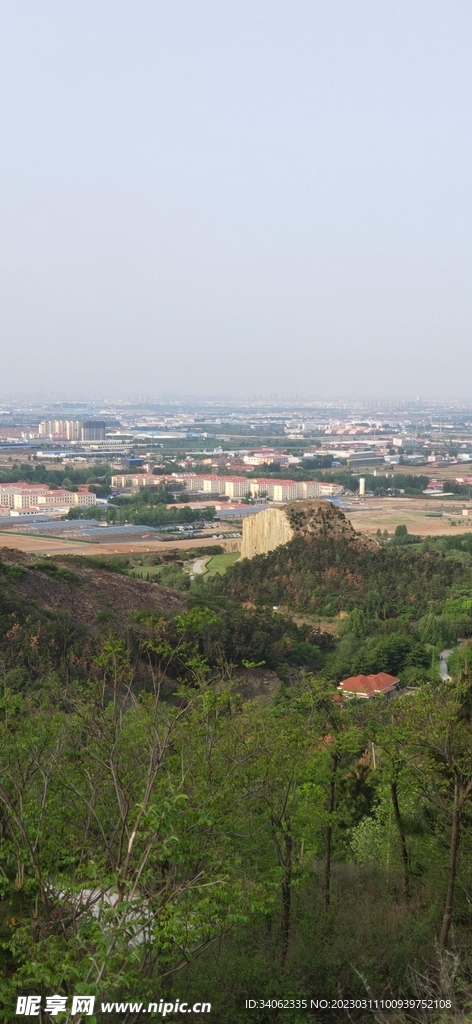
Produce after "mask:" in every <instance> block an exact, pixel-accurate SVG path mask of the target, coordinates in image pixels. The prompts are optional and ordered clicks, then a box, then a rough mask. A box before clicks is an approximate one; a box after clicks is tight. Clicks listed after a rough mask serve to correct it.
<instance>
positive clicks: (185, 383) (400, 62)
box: [0, 0, 472, 398]
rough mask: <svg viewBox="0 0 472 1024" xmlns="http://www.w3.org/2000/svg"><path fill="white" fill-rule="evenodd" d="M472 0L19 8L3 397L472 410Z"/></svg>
mask: <svg viewBox="0 0 472 1024" xmlns="http://www.w3.org/2000/svg"><path fill="white" fill-rule="evenodd" d="M471 54H472V4H471V3H470V0H444V2H438V0H388V2H386V0H323V2H321V0H284V2H280V0H218V2H217V0H127V2H126V3H125V2H122V0H39V2H38V0H13V2H12V0H2V2H0V106H1V109H0V149H1V152H0V189H1V200H0V260H1V301H0V332H1V333H0V345H1V361H0V392H5V391H9V390H14V391H19V390H21V389H23V390H24V391H31V390H37V389H40V388H47V389H51V388H54V389H58V390H60V391H62V392H63V393H65V394H71V393H72V392H77V391H79V390H80V391H88V392H89V393H90V394H91V395H93V394H111V393H113V392H115V393H116V392H121V393H126V392H129V391H137V390H139V391H141V390H142V391H143V392H144V393H146V394H148V395H151V394H156V395H158V394H159V393H162V392H163V391H173V392H184V393H187V394H188V393H190V392H193V393H196V394H198V393H199V394H209V393H212V394H217V393H222V392H224V393H226V394H231V393H232V394H236V395H247V394H250V393H254V392H259V393H267V394H268V393H270V392H272V393H273V392H278V393H280V394H286V395H289V394H294V393H300V394H303V395H319V396H322V395H323V394H326V395H329V396H332V395H340V394H344V395H349V394H351V395H359V396H375V395H380V396H382V397H389V396H392V397H397V396H405V397H411V396H416V395H417V394H421V395H423V396H428V395H429V396H441V395H443V396H444V397H448V396H458V397H471V398H472V277H471V270H472V235H471V229H472V174H471V170H472V168H471V156H472V152H471V150H472V143H471V140H472V133H471V113H472V88H471V87H472V58H471Z"/></svg>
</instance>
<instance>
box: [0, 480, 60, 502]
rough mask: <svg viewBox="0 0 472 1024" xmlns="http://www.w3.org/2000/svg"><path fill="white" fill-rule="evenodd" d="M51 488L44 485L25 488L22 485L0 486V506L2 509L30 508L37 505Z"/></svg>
mask: <svg viewBox="0 0 472 1024" xmlns="http://www.w3.org/2000/svg"><path fill="white" fill-rule="evenodd" d="M48 493H49V487H46V486H43V485H42V484H32V485H31V487H25V486H24V485H21V484H1V485H0V506H1V507H2V508H29V506H30V505H36V499H37V498H38V497H39V495H41V494H48Z"/></svg>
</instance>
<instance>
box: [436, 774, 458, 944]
mask: <svg viewBox="0 0 472 1024" xmlns="http://www.w3.org/2000/svg"><path fill="white" fill-rule="evenodd" d="M459 797H460V788H459V780H458V779H457V778H456V781H455V784H454V810H453V813H452V826H451V842H450V848H449V871H448V876H447V893H446V905H445V907H444V914H443V919H442V924H441V933H440V936H439V945H440V947H441V949H443V948H444V946H446V945H447V940H448V938H449V930H450V927H451V920H452V911H453V907H454V888H455V884H456V874H457V855H458V852H459V841H460V825H461V811H460V803H459Z"/></svg>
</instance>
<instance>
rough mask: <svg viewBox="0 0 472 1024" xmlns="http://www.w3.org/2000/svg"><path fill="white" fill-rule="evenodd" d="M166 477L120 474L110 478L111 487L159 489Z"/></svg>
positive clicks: (146, 474) (145, 474) (152, 474)
mask: <svg viewBox="0 0 472 1024" xmlns="http://www.w3.org/2000/svg"><path fill="white" fill-rule="evenodd" d="M167 479H168V477H164V476H154V473H120V474H118V475H117V476H112V478H111V486H112V487H159V484H160V483H162V482H165V481H166V480H167Z"/></svg>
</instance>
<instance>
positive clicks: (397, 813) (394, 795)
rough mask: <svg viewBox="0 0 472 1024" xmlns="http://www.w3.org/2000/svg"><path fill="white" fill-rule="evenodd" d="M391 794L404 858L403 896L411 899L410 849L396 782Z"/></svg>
mask: <svg viewBox="0 0 472 1024" xmlns="http://www.w3.org/2000/svg"><path fill="white" fill-rule="evenodd" d="M390 793H391V797H392V805H393V813H394V815H395V822H396V826H397V829H398V835H399V838H400V851H401V857H402V879H403V895H404V897H405V899H409V897H410V872H409V865H408V847H407V845H406V835H405V826H404V824H403V818H402V816H401V812H400V806H399V803H398V785H397V782H396V781H394V782H392V784H391V787H390Z"/></svg>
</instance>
